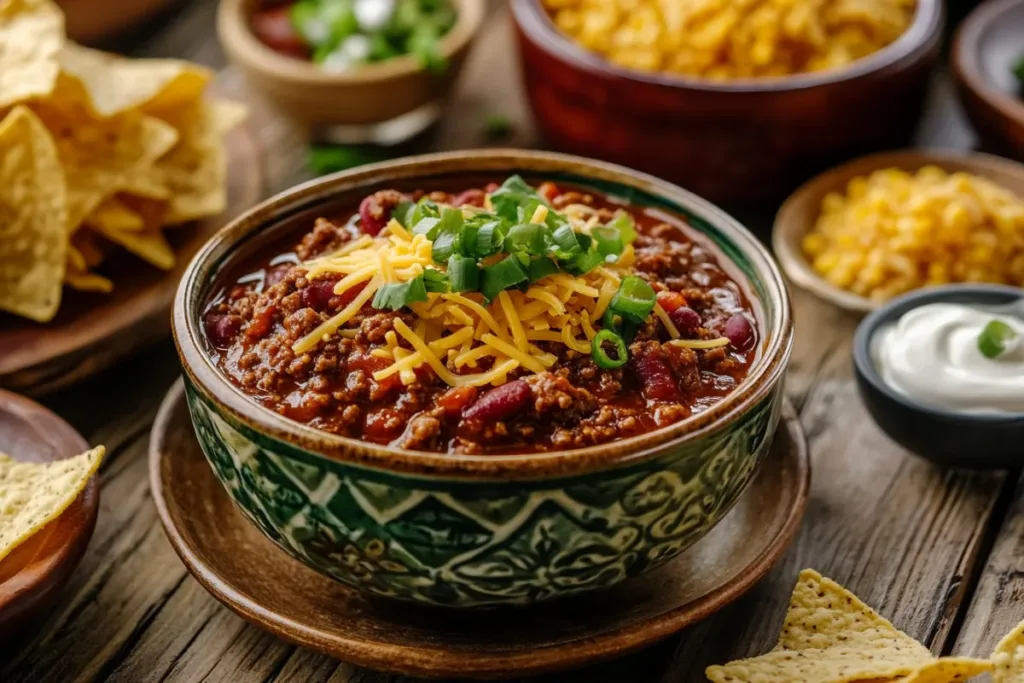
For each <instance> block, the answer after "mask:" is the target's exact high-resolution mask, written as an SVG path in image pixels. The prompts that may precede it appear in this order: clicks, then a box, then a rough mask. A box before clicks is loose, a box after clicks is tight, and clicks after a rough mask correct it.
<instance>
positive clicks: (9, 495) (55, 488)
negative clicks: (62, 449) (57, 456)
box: [0, 446, 104, 560]
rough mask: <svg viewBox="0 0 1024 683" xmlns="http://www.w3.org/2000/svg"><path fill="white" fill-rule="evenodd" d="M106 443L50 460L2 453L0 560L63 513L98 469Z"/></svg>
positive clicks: (0, 455)
mask: <svg viewBox="0 0 1024 683" xmlns="http://www.w3.org/2000/svg"><path fill="white" fill-rule="evenodd" d="M103 452H104V451H103V446H98V447H96V448H94V449H93V450H91V451H87V452H85V453H82V454H81V455H79V456H76V457H74V458H69V459H67V460H58V461H57V462H49V463H34V462H17V461H15V460H12V459H11V458H9V457H8V456H6V455H2V454H0V560H2V559H3V558H4V557H6V556H7V555H9V554H10V553H11V551H13V550H14V549H15V548H16V547H18V546H19V545H21V544H22V543H23V542H25V541H26V540H27V539H29V538H31V537H32V535H33V534H35V533H36V532H38V531H39V530H40V529H42V528H43V527H45V526H46V525H47V524H49V523H50V522H52V521H53V520H55V519H56V518H57V517H59V516H60V514H61V513H62V512H64V510H66V509H67V508H68V506H69V505H71V504H72V503H73V502H75V499H76V498H77V497H78V494H79V493H81V492H82V489H84V488H85V486H86V484H88V483H89V478H90V477H91V476H92V475H93V474H95V473H96V470H97V469H99V466H100V461H101V460H102V459H103Z"/></svg>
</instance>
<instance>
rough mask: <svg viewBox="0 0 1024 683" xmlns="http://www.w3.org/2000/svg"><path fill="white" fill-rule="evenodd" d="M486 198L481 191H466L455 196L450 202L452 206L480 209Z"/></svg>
mask: <svg viewBox="0 0 1024 683" xmlns="http://www.w3.org/2000/svg"><path fill="white" fill-rule="evenodd" d="M486 196H487V195H485V194H484V191H483V190H466V191H465V192H463V193H462V194H459V195H456V196H455V199H453V200H452V206H480V207H482V206H483V205H484V199H485V198H486Z"/></svg>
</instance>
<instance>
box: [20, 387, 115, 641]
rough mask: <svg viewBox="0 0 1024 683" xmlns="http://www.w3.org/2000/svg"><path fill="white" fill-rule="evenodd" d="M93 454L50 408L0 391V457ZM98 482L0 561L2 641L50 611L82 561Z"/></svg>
mask: <svg viewBox="0 0 1024 683" xmlns="http://www.w3.org/2000/svg"><path fill="white" fill-rule="evenodd" d="M88 449H89V445H88V444H87V443H86V441H85V439H83V438H82V437H81V436H80V435H79V434H78V432H76V431H75V430H74V428H72V427H71V425H69V424H68V423H67V422H65V421H64V420H62V419H61V418H59V417H57V416H56V415H54V414H53V413H52V412H50V411H49V410H47V409H46V408H44V407H42V406H41V405H38V404H37V403H34V402H32V401H30V400H28V399H26V398H22V397H21V396H18V395H16V394H12V393H9V392H6V391H2V390H0V452H3V453H5V454H7V455H9V456H11V457H12V458H14V459H15V460H24V461H29V462H52V461H55V460H61V459H63V458H70V457H73V456H76V455H78V454H79V453H82V452H84V451H86V450H88ZM99 498H100V486H99V481H98V479H97V478H96V477H93V478H92V479H91V480H90V481H89V483H88V484H87V485H86V487H85V490H84V491H82V493H81V494H79V496H78V498H77V499H76V500H75V502H74V503H72V504H71V505H70V507H68V509H66V510H65V511H64V512H63V513H62V514H61V516H60V517H58V518H57V519H55V520H54V521H53V522H51V523H50V524H48V525H47V526H46V527H45V528H43V529H42V530H40V531H39V532H38V533H36V534H35V535H34V536H32V537H31V538H29V539H28V540H27V541H25V542H24V543H22V544H21V545H20V546H18V547H17V548H15V550H14V552H12V553H11V554H10V555H8V556H7V557H5V558H4V559H3V560H0V641H3V639H4V638H7V637H10V636H11V635H13V634H14V633H15V632H16V631H17V629H18V628H19V627H21V626H22V625H23V624H25V623H26V622H27V621H29V620H30V619H31V618H32V617H34V616H36V615H37V614H39V613H41V612H42V611H44V610H46V609H47V608H48V607H50V606H51V605H52V604H53V603H54V601H55V600H56V599H57V597H58V595H59V594H60V589H61V588H62V587H63V586H64V584H65V583H66V582H67V580H68V577H69V576H71V572H72V571H73V570H74V568H75V567H76V566H77V565H78V562H79V560H81V559H82V554H83V553H84V552H85V547H86V546H87V545H88V544H89V538H91V537H92V530H93V527H94V526H95V525H96V513H97V511H98V510H99Z"/></svg>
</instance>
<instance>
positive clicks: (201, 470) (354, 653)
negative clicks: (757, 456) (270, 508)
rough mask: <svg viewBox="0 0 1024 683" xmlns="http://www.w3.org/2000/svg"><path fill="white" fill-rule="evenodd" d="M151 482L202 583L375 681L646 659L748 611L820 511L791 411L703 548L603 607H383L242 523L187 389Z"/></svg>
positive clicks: (622, 589) (157, 428) (160, 440)
mask: <svg viewBox="0 0 1024 683" xmlns="http://www.w3.org/2000/svg"><path fill="white" fill-rule="evenodd" d="M150 478H151V482H152V491H153V500H154V501H155V503H156V506H157V510H158V512H159V514H160V519H161V522H162V523H163V526H164V530H165V531H166V532H167V536H168V538H169V539H170V541H171V544H172V545H173V546H174V549H175V551H176V552H177V553H178V555H179V556H180V557H181V559H182V560H183V561H184V563H185V565H186V566H187V567H188V569H189V571H190V572H192V574H193V576H195V578H196V579H197V580H198V581H199V582H200V583H201V584H202V585H203V586H204V587H205V588H206V589H207V590H208V591H210V593H212V594H213V595H214V597H216V598H217V599H218V600H220V601H221V602H222V603H224V604H225V605H226V606H227V607H229V608H230V609H232V610H233V611H235V612H236V613H238V614H239V615H241V616H242V617H244V618H245V619H247V620H248V621H250V622H252V623H253V624H255V625H257V626H259V627H261V628H264V629H267V630H268V631H270V632H272V633H274V634H276V635H277V636H279V637H281V638H284V639H285V640H288V641H291V642H293V643H296V644H298V645H301V646H303V647H308V648H310V649H313V650H317V651H319V652H323V653H325V654H328V655H330V656H333V657H337V658H339V659H342V660H345V661H348V662H352V663H354V664H358V665H360V666H365V667H369V668H373V669H379V670H384V671H390V672H396V673H401V674H407V675H419V676H460V677H476V678H509V677H512V676H519V675H525V674H537V673H543V672H551V671H558V670H563V669H569V668H574V667H579V666H583V665H584V664H588V663H592V662H595V661H600V660H604V659H609V658H611V657H616V656H619V655H623V654H625V653H627V652H631V651H634V650H638V649H640V648H642V647H644V646H647V645H650V644H652V643H654V642H656V641H658V640H661V639H663V638H666V637H668V636H669V635H671V634H673V633H675V632H677V631H679V630H680V629H682V628H684V627H686V626H688V625H690V624H692V623H694V622H696V621H699V620H701V619H704V618H706V617H708V616H709V615H711V614H712V613H714V612H715V611H717V610H719V609H721V608H722V607H724V606H725V605H727V604H729V603H730V602H732V601H733V600H735V599H737V598H738V597H739V596H740V595H742V594H743V593H744V592H745V591H746V590H747V589H749V588H750V587H751V586H753V584H754V583H755V582H756V581H757V580H758V579H760V578H761V577H762V576H764V574H765V573H766V572H767V571H768V569H769V568H770V567H771V566H772V564H773V563H774V562H775V561H776V560H778V558H779V557H780V556H781V555H782V553H783V551H784V550H785V549H786V547H787V546H788V545H789V543H790V541H792V539H793V537H794V535H795V534H796V531H797V529H798V528H799V525H800V520H801V518H802V517H803V513H804V508H805V506H806V503H807V495H808V488H809V486H810V457H809V454H808V451H807V443H806V441H805V438H804V434H803V430H802V429H801V427H800V423H799V420H798V419H797V417H796V414H795V412H794V410H793V408H792V406H790V405H789V404H788V403H787V405H786V407H785V409H784V413H783V417H782V421H781V423H780V425H779V431H778V434H777V436H776V437H775V442H774V444H773V446H772V450H771V453H770V454H769V456H768V457H767V459H766V460H765V462H764V465H763V466H762V467H761V470H760V472H759V473H758V475H757V477H756V478H755V480H754V481H753V482H752V483H751V484H750V486H749V488H748V489H747V490H746V491H745V492H744V493H743V495H742V497H741V498H740V500H739V502H738V503H737V504H736V507H735V508H733V510H732V511H731V512H729V514H728V515H727V516H726V517H725V519H724V520H723V521H722V522H721V523H719V525H718V526H717V527H715V528H714V529H713V530H712V531H711V532H710V533H709V534H708V535H707V536H706V537H704V538H703V539H702V540H700V541H698V542H697V544H696V545H694V546H693V547H692V548H691V549H690V550H688V551H686V552H684V553H683V554H682V555H680V556H679V557H678V558H676V559H675V560H673V561H672V562H670V563H668V564H667V565H665V566H664V567H661V568H659V569H657V570H654V571H651V572H649V573H647V574H644V575H643V576H641V577H639V578H636V579H633V580H631V581H627V582H626V583H624V584H621V585H620V586H617V587H615V588H613V589H611V590H608V591H605V592H603V593H601V594H600V595H597V596H584V597H580V598H569V599H565V600H561V601H555V602H553V603H551V604H547V605H540V606H537V607H531V608H523V609H504V610H500V609H499V610H485V611H472V610H470V611H456V610H439V609H428V608H420V607H415V606H409V605H404V604H396V603H388V602H386V601H380V600H369V599H366V598H364V597H362V596H360V595H359V594H357V593H355V592H353V591H352V590H350V589H348V588H345V587H344V586H342V585H341V584H340V583H337V582H335V581H333V580H331V579H329V578H327V577H326V576H323V575H321V574H319V573H317V572H315V571H313V570H312V569H310V568H308V567H306V566H305V565H303V564H301V563H300V562H298V561H297V560H294V559H292V558H291V557H289V556H288V555H286V554H285V553H284V552H283V551H281V550H279V549H278V548H277V547H276V546H275V545H274V544H273V543H272V542H271V541H270V540H268V539H267V538H265V537H264V536H263V535H262V534H261V533H260V531H259V530H258V529H257V528H256V527H255V526H253V525H252V524H251V523H250V522H248V521H247V520H246V519H245V518H243V517H242V515H241V513H240V512H239V511H238V510H237V509H236V508H235V507H234V505H233V504H232V503H231V500H230V499H229V498H228V496H227V494H226V493H225V492H224V491H223V489H222V488H221V484H220V483H219V482H218V480H217V479H216V477H215V476H214V474H213V472H212V471H211V469H210V466H209V465H208V464H207V462H206V459H205V457H204V456H203V453H202V451H201V450H200V448H199V443H198V442H197V441H196V437H195V434H194V432H193V429H192V423H191V421H190V420H189V415H188V409H187V407H186V405H185V397H184V390H183V387H182V384H181V382H180V381H179V382H178V383H177V384H176V385H175V386H174V387H173V388H172V389H171V391H170V393H169V394H168V395H167V398H166V399H164V403H163V406H162V407H161V409H160V413H159V415H158V416H157V420H156V423H155V425H154V426H153V434H152V439H151V441H150Z"/></svg>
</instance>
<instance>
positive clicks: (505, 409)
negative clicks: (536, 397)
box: [462, 379, 533, 422]
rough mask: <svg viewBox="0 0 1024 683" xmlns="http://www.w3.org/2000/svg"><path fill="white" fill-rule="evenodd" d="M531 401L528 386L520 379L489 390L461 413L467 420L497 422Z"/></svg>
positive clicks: (510, 415)
mask: <svg viewBox="0 0 1024 683" xmlns="http://www.w3.org/2000/svg"><path fill="white" fill-rule="evenodd" d="M532 399H533V392H532V391H530V386H529V385H528V384H527V383H526V382H524V381H523V380H521V379H517V380H515V381H512V382H509V383H507V384H502V385H501V386H500V387H495V388H494V389H491V390H490V391H488V392H487V393H486V394H484V395H483V396H481V397H480V398H479V399H477V401H476V403H474V404H473V405H471V406H470V407H469V408H466V410H464V411H463V413H462V417H463V418H465V419H467V420H487V421H495V422H496V421H498V420H504V419H506V418H509V417H512V416H513V415H515V414H516V413H518V412H519V411H521V410H522V409H523V408H525V407H526V406H527V405H529V403H530V401H531V400H532Z"/></svg>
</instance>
